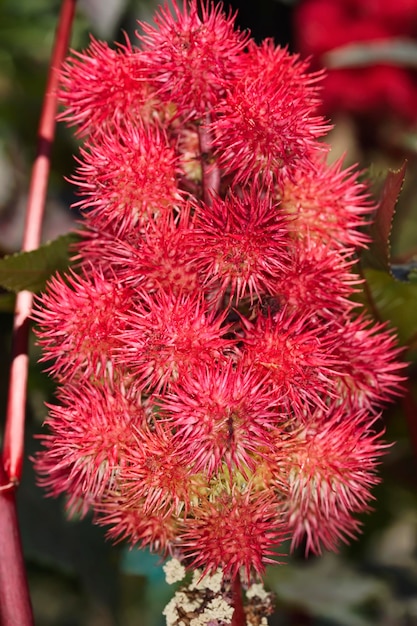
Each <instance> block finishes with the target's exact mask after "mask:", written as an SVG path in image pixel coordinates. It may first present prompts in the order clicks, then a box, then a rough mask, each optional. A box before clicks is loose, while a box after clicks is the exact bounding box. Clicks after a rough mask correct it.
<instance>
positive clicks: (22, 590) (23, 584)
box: [0, 458, 34, 626]
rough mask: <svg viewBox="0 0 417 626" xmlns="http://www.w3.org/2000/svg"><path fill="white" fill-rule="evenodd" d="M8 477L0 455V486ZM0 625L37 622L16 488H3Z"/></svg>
mask: <svg viewBox="0 0 417 626" xmlns="http://www.w3.org/2000/svg"><path fill="white" fill-rule="evenodd" d="M7 481H8V476H7V474H6V472H5V471H4V467H3V462H2V460H1V458H0V485H6V484H7ZM0 555H1V556H0V624H1V626H16V624H19V626H32V625H33V624H34V620H33V614H32V606H31V603H30V596H29V588H28V583H27V578H26V573H25V565H24V560H23V556H22V545H21V541H20V534H19V525H18V522H17V515H16V503H15V497H14V491H13V490H10V489H9V490H8V491H1V490H0Z"/></svg>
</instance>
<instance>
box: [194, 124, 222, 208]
mask: <svg viewBox="0 0 417 626" xmlns="http://www.w3.org/2000/svg"><path fill="white" fill-rule="evenodd" d="M209 122H210V118H209V116H207V119H206V126H200V128H199V131H198V134H199V142H200V152H201V169H202V185H203V200H204V202H205V203H206V204H211V202H212V196H213V193H219V189H220V171H219V168H218V167H217V164H216V162H215V160H214V158H213V154H212V152H213V149H212V139H211V136H210V132H209V130H208V128H207V124H208V123H209Z"/></svg>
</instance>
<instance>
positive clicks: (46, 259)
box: [0, 233, 78, 292]
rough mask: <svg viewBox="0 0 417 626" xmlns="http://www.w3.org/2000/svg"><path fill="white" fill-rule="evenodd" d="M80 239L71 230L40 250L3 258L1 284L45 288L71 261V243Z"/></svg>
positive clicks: (17, 288) (19, 288)
mask: <svg viewBox="0 0 417 626" xmlns="http://www.w3.org/2000/svg"><path fill="white" fill-rule="evenodd" d="M77 240H78V237H77V235H75V234H73V233H70V234H68V235H63V236H61V237H58V238H57V239H54V240H53V241H50V242H48V243H46V244H44V245H42V246H40V247H39V248H37V249H36V250H32V251H30V252H18V253H16V254H13V255H10V256H5V257H4V258H3V259H0V286H1V287H3V288H4V289H7V290H9V291H14V292H18V291H22V290H23V289H27V290H28V291H41V290H42V289H43V288H44V287H45V283H46V281H47V280H48V279H49V278H50V277H51V276H52V275H53V274H55V272H57V271H60V272H62V271H65V270H66V269H67V268H68V266H69V264H70V246H71V245H72V244H74V243H75V242H76V241H77Z"/></svg>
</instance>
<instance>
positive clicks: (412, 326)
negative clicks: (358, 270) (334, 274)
mask: <svg viewBox="0 0 417 626" xmlns="http://www.w3.org/2000/svg"><path fill="white" fill-rule="evenodd" d="M364 276H365V278H366V281H367V285H368V289H369V291H370V295H371V298H372V302H373V305H374V306H375V308H376V309H377V311H378V316H379V317H380V319H382V320H383V321H387V322H390V323H391V324H392V325H393V326H394V327H395V328H396V329H397V332H398V337H399V339H400V341H401V343H403V344H407V345H409V344H410V343H412V342H413V337H414V336H415V335H416V333H417V318H416V311H417V284H416V283H412V282H409V283H405V282H399V281H398V280H396V279H395V278H394V277H393V276H391V274H388V273H387V272H384V271H381V270H375V269H370V268H369V269H366V270H364Z"/></svg>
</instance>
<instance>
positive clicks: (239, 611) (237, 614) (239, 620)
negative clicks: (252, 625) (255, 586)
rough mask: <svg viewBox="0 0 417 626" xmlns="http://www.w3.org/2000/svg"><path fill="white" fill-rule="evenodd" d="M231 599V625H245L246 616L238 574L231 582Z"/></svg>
mask: <svg viewBox="0 0 417 626" xmlns="http://www.w3.org/2000/svg"><path fill="white" fill-rule="evenodd" d="M232 601H233V607H234V609H235V610H234V612H233V617H232V623H231V626H246V616H245V611H244V608H243V594H242V584H241V582H240V576H239V574H237V575H236V577H235V578H234V580H233V582H232Z"/></svg>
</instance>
